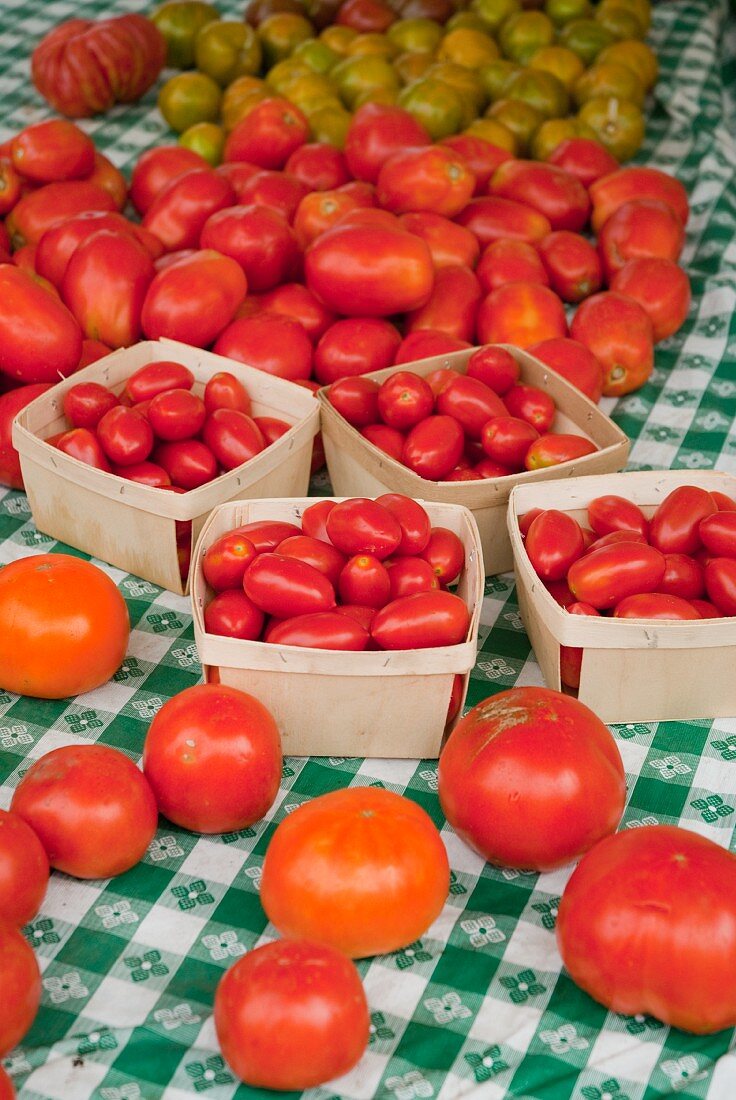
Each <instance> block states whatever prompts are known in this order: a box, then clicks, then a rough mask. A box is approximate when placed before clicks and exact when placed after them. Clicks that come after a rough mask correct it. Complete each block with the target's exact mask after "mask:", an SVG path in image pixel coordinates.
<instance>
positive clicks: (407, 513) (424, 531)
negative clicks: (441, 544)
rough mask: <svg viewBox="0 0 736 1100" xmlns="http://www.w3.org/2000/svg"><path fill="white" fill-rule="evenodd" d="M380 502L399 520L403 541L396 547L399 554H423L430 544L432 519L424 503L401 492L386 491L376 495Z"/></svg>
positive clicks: (377, 501)
mask: <svg viewBox="0 0 736 1100" xmlns="http://www.w3.org/2000/svg"><path fill="white" fill-rule="evenodd" d="M376 504H380V505H381V506H382V507H383V508H387V509H388V511H389V512H390V513H391V514H392V515H393V516H394V517H395V519H397V520H398V523H399V527H400V528H401V542H400V543H399V545H398V546H397V547H396V553H397V554H421V553H422V552H423V551H424V550H426V548H427V546H428V545H429V540H430V535H431V528H430V519H429V516H428V515H427V513H426V512H425V510H424V508H423V507H422V505H421V504H420V503H419V502H418V501H416V500H413V499H412V498H411V497H407V496H404V495H403V494H401V493H384V494H383V496H380V497H376Z"/></svg>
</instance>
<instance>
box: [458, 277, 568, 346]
mask: <svg viewBox="0 0 736 1100" xmlns="http://www.w3.org/2000/svg"><path fill="white" fill-rule="evenodd" d="M476 325H477V334H478V339H479V341H480V342H481V343H483V344H513V345H515V346H516V347H520V348H528V347H529V346H530V345H531V344H538V343H540V341H542V340H552V339H554V338H555V337H559V336H567V320H566V318H565V310H564V308H563V305H562V302H561V301H560V299H559V298H558V296H557V295H556V294H555V293H554V291H552V290H550V289H549V287H546V286H541V285H540V284H539V283H508V284H506V285H505V286H501V287H498V289H496V290H492V291H491V293H490V294H488V295H486V297H485V298H484V299H483V301H482V302H481V304H480V307H479V309H478V316H477V322H476Z"/></svg>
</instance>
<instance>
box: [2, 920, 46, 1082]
mask: <svg viewBox="0 0 736 1100" xmlns="http://www.w3.org/2000/svg"><path fill="white" fill-rule="evenodd" d="M0 974H2V991H3V1002H4V1008H3V1013H2V1017H0V1057H4V1056H5V1055H6V1054H8V1052H9V1051H11V1050H12V1049H13V1047H16V1046H17V1045H18V1043H19V1042H20V1041H21V1039H22V1038H23V1036H24V1035H25V1034H26V1032H27V1031H28V1030H29V1028H30V1026H31V1024H32V1023H33V1021H34V1019H35V1016H36V1013H37V1012H38V1006H39V1003H40V1001H41V991H42V987H41V972H40V971H39V969H38V963H37V962H36V956H35V955H34V954H33V951H32V950H31V948H30V947H29V946H28V944H27V943H26V941H25V939H24V938H23V936H22V935H21V933H20V931H19V930H18V929H17V928H14V927H13V925H12V924H4V923H3V924H0ZM8 1095H9V1096H13V1095H14V1093H13V1092H12V1088H11V1092H10V1093H9V1094H8Z"/></svg>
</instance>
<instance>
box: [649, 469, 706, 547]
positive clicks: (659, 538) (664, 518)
mask: <svg viewBox="0 0 736 1100" xmlns="http://www.w3.org/2000/svg"><path fill="white" fill-rule="evenodd" d="M716 511H717V508H716V504H715V501H714V500H713V498H712V496H711V495H710V493H707V492H706V491H705V489H699V488H698V487H697V486H696V485H680V486H678V488H677V489H673V490H672V492H671V493H669V494H668V495H667V496H666V497H665V499H664V500H663V501H662V503H661V504H660V505H659V506H658V508H657V510H656V511H655V513H654V515H653V516H652V518H651V521H650V524H649V541H650V542H651V544H652V546H656V547H657V549H658V550H661V551H662V553H663V554H693V553H694V552H695V551H696V550H697V549H699V547H700V545H701V541H700V533H699V527H700V523H701V520H704V519H705V518H706V517H707V516H711V515H713V514H714V513H715V512H716Z"/></svg>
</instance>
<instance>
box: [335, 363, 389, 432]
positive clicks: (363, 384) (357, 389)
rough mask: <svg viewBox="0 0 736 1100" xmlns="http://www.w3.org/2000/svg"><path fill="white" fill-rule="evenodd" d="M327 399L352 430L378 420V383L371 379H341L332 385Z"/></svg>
mask: <svg viewBox="0 0 736 1100" xmlns="http://www.w3.org/2000/svg"><path fill="white" fill-rule="evenodd" d="M327 397H328V400H329V402H330V404H331V405H332V406H333V407H334V408H335V409H337V411H338V412H339V413H340V415H341V416H344V417H345V419H346V420H347V422H348V424H352V425H353V427H354V428H365V427H366V426H367V425H368V424H374V423H375V422H376V420H377V419H378V383H377V382H374V381H373V379H372V378H361V377H359V376H357V377H351V378H341V379H339V380H338V381H337V382H333V383H332V385H331V386H330V388H329V390H328V391H327Z"/></svg>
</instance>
